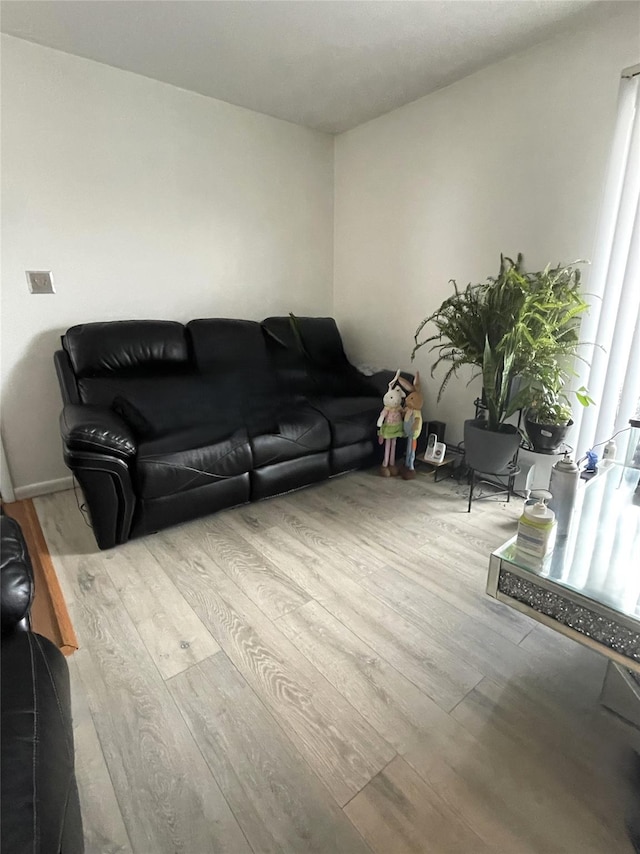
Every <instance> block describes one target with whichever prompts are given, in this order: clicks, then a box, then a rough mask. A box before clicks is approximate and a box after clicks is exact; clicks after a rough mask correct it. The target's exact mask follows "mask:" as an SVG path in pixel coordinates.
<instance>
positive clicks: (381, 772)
mask: <svg viewBox="0 0 640 854" xmlns="http://www.w3.org/2000/svg"><path fill="white" fill-rule="evenodd" d="M465 495H466V492H465V490H464V489H463V488H460V487H457V486H456V485H455V483H454V482H453V481H446V482H443V483H438V484H434V483H433V482H432V480H431V479H430V478H429V476H427V475H425V474H421V475H420V476H419V477H418V478H417V479H416V480H415V481H413V482H403V481H401V480H398V479H393V480H385V479H382V478H380V477H378V476H376V474H375V472H361V473H355V474H350V475H346V476H344V477H341V478H338V479H335V480H332V481H329V482H327V483H324V484H321V485H319V486H316V487H313V488H310V489H307V490H302V491H300V492H296V493H292V494H290V495H287V496H283V497H280V498H275V499H270V500H268V501H263V502H260V503H258V504H252V505H247V506H245V507H241V508H236V509H234V510H229V511H225V512H222V513H218V514H217V515H214V516H211V517H209V518H205V519H202V520H199V521H196V522H193V523H190V524H186V525H181V526H178V527H176V528H172V529H170V530H167V531H164V532H161V533H158V534H155V535H152V536H149V537H146V538H145V539H141V540H136V541H133V542H131V543H128V544H126V545H124V546H120V547H118V548H116V549H113V550H111V551H108V552H99V551H97V549H96V546H95V543H94V540H93V537H92V534H91V531H90V530H89V528H88V527H87V526H86V524H85V522H84V520H83V519H82V517H81V515H80V513H79V512H78V509H77V507H76V501H75V497H74V494H73V492H65V493H58V494H56V495H51V496H46V497H43V498H40V499H38V500H37V501H36V505H37V510H38V514H39V517H40V521H41V524H42V528H43V530H44V533H45V536H46V539H47V542H48V545H49V548H50V551H51V555H52V558H53V561H54V565H55V567H56V569H57V571H58V574H59V577H60V581H61V584H62V587H63V591H64V594H65V597H66V601H67V605H68V608H69V611H70V614H71V618H72V620H73V623H74V626H75V629H76V633H77V636H78V641H79V645H80V649H79V651H78V652H77V653H75V654H74V655H73V656H72V657H71V658H70V659H69V665H70V670H71V681H72V693H73V711H74V721H75V724H74V725H75V740H76V766H77V776H78V784H79V789H80V799H81V803H82V808H83V815H84V823H85V833H86V842H87V854H115V852H135V854H176V852H184V854H214V852H216V854H217V852H221V854H222V853H223V852H224V854H251V852H254V854H312V852H314V853H315V852H317V854H320V852H322V854H364V852H369V854H371V852H375V854H417V852H425V854H427V852H428V854H476V852H477V853H478V854H486V852H500V854H561V852H562V854H628V852H631V850H632V849H631V845H630V843H629V842H628V840H627V837H626V834H625V829H624V812H625V804H626V799H627V798H628V797H629V792H628V790H627V782H626V777H625V771H624V764H625V759H626V754H627V753H628V749H627V748H626V746H625V744H624V740H623V738H622V735H621V730H620V729H619V725H618V724H617V723H616V722H615V721H614V720H613V719H612V718H611V717H610V716H609V715H608V714H607V713H605V712H604V711H603V710H602V709H601V707H600V706H599V704H598V693H599V690H600V685H601V681H602V677H603V674H604V670H605V665H606V662H605V660H604V659H602V658H601V657H599V656H598V655H597V654H595V653H593V652H591V651H590V650H587V649H585V648H583V647H581V646H579V645H578V644H575V643H574V642H572V641H569V640H567V639H565V638H563V637H561V636H560V635H558V634H556V633H554V632H552V631H551V630H549V629H546V628H545V627H543V626H540V625H538V624H536V623H534V622H533V621H531V620H530V619H528V618H527V617H525V616H524V615H521V614H518V613H516V612H515V611H513V610H511V609H510V608H508V607H506V606H504V605H501V604H500V603H498V602H496V601H494V600H492V599H490V598H489V597H487V596H486V594H485V592H484V587H485V580H486V573H487V567H488V556H489V553H490V551H491V550H492V549H494V548H496V547H497V546H498V545H500V544H501V543H502V542H504V541H505V540H506V539H507V538H508V537H509V536H511V534H512V533H513V532H514V530H515V524H516V520H517V517H518V514H519V512H520V508H521V502H520V501H517V500H516V501H512V502H511V503H510V504H500V503H497V502H490V501H484V502H478V503H475V504H474V506H473V510H472V512H471V514H470V515H468V514H467V513H466V500H465Z"/></svg>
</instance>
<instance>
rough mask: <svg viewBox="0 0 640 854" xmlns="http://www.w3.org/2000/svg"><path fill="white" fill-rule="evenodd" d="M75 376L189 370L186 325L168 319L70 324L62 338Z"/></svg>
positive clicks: (127, 374) (143, 373)
mask: <svg viewBox="0 0 640 854" xmlns="http://www.w3.org/2000/svg"><path fill="white" fill-rule="evenodd" d="M62 343H63V346H64V349H65V350H66V351H67V353H68V354H69V359H70V360H71V365H72V367H73V370H74V372H75V374H76V377H78V378H85V377H114V376H121V377H125V376H130V377H131V376H148V375H152V374H159V375H166V374H169V373H182V372H184V371H188V370H190V368H191V366H190V363H189V350H188V346H187V338H186V332H185V327H184V326H183V325H182V324H181V323H175V322H173V321H169V320H116V321H111V322H107V323H83V324H80V325H79V326H72V327H71V329H69V330H68V331H67V333H66V335H65V336H64V337H63V339H62Z"/></svg>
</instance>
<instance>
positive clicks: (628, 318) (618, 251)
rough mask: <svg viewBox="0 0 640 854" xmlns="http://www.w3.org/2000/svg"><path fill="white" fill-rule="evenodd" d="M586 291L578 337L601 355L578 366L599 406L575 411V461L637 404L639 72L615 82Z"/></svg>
mask: <svg viewBox="0 0 640 854" xmlns="http://www.w3.org/2000/svg"><path fill="white" fill-rule="evenodd" d="M587 290H588V292H589V294H593V295H594V296H591V297H589V302H590V303H591V306H592V307H591V311H590V313H589V315H588V316H587V317H586V318H585V319H584V321H583V324H582V329H581V338H582V340H583V341H587V342H596V343H597V344H599V345H600V347H602V348H603V349H600V348H599V347H589V346H585V347H583V348H582V352H581V355H583V356H584V358H586V359H587V360H588V361H589V362H590V366H585V365H580V366H579V367H578V371H579V374H580V377H579V381H578V385H581V384H584V385H586V386H587V387H588V389H589V394H590V395H591V397H593V398H594V400H595V401H596V403H597V405H596V406H590V407H588V408H587V409H584V410H582V411H581V412H578V413H576V415H577V418H576V427H575V428H574V432H573V437H572V438H573V443H574V444H575V448H576V453H577V455H578V456H579V457H580V456H582V455H584V453H585V452H586V451H587V450H588V449H589V448H591V447H592V446H593V445H595V444H596V443H599V442H602V441H604V440H606V439H608V438H609V437H610V436H612V435H613V434H614V433H615V432H616V431H617V430H620V429H622V428H624V427H625V426H627V422H628V420H629V418H631V417H632V416H633V415H634V414H635V412H636V407H637V405H638V401H639V399H640V67H635V68H633V69H629V70H628V71H627V72H623V76H622V79H621V83H620V95H619V101H618V118H617V123H616V128H615V133H614V138H613V145H612V148H611V155H610V160H609V168H608V174H607V179H606V184H605V189H604V197H603V200H602V209H601V214H600V222H599V225H598V234H597V239H596V244H595V253H594V258H593V266H592V269H591V275H590V277H589V286H588V288H587ZM579 408H580V409H582V408H581V407H579ZM574 412H575V408H574ZM601 450H602V449H600V451H601Z"/></svg>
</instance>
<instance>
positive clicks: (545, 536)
mask: <svg viewBox="0 0 640 854" xmlns="http://www.w3.org/2000/svg"><path fill="white" fill-rule="evenodd" d="M555 542H556V516H555V513H554V512H553V510H550V509H549V508H548V507H547V505H546V504H545V503H544V500H540V501H537V502H536V503H535V504H529V505H528V506H527V505H525V508H524V511H523V513H522V516H521V517H520V519H519V521H518V537H517V539H516V550H517V551H518V552H522V553H523V554H525V555H529V556H531V557H535V558H538V560H542V559H543V558H545V557H546V556H547V555H548V554H549V553H550V552H552V551H553V547H554V545H555Z"/></svg>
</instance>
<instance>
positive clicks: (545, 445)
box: [524, 367, 594, 453]
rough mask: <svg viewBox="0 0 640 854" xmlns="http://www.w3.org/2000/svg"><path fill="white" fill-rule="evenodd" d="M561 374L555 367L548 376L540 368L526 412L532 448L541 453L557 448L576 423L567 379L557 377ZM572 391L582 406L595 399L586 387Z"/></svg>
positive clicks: (525, 423) (527, 428)
mask: <svg viewBox="0 0 640 854" xmlns="http://www.w3.org/2000/svg"><path fill="white" fill-rule="evenodd" d="M560 373H561V372H560V370H559V368H557V367H556V369H555V370H552V371H550V372H549V374H547V376H546V377H545V372H544V371H543V370H540V371H539V379H538V380H537V383H536V385H535V386H534V387H532V389H531V402H530V404H529V406H528V408H527V410H526V412H525V419H524V426H525V431H526V433H527V436H528V437H529V441H530V442H531V445H532V447H533V450H534V451H537V452H539V453H553V452H554V451H556V450H557V449H558V448H559V447H560V445H561V444H562V443H563V442H564V440H565V438H566V436H567V433H568V432H569V430H570V428H571V426H572V425H573V419H572V417H571V415H572V410H571V405H570V399H569V394H568V392H567V391H566V390H565V380H564V378H563V377H562V376H558V374H560ZM540 377H542V378H540ZM573 394H574V395H575V398H576V400H577V401H578V402H579V403H580V404H581V405H582V406H589V405H590V404H592V403H593V402H594V401H593V400H592V399H591V398H590V397H589V394H588V391H587V389H586V388H585V387H584V386H582V387H581V388H579V389H578V390H577V391H574V392H573Z"/></svg>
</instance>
